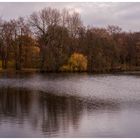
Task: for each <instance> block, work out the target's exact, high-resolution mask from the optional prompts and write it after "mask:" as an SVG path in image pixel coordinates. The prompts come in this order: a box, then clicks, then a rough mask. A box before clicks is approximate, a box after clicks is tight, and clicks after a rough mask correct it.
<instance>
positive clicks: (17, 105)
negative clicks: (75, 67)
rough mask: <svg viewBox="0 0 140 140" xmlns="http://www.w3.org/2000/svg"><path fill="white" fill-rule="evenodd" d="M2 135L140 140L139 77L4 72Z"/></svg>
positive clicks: (0, 87)
mask: <svg viewBox="0 0 140 140" xmlns="http://www.w3.org/2000/svg"><path fill="white" fill-rule="evenodd" d="M0 137H80V138H81V137H140V75H139V74H114V75H113V74H97V75H93V74H86V73H85V74H55V73H54V74H36V73H32V74H31V73H30V74H29V73H28V74H27V73H26V74H25V73H24V74H23V73H22V74H11V73H8V74H6V73H1V74H0Z"/></svg>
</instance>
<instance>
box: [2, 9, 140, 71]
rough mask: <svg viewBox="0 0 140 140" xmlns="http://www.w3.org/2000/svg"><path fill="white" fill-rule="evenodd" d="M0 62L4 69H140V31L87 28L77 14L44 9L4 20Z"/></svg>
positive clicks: (112, 27)
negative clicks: (27, 15)
mask: <svg viewBox="0 0 140 140" xmlns="http://www.w3.org/2000/svg"><path fill="white" fill-rule="evenodd" d="M93 20H94V19H93ZM0 60H1V61H0V62H1V67H2V69H9V68H14V69H16V70H22V69H24V68H37V69H39V70H40V71H44V72H60V71H88V72H105V71H115V70H139V69H140V32H124V31H122V29H121V28H120V27H118V26H113V25H111V26H108V27H107V28H96V27H86V26H84V25H83V23H82V21H81V18H80V15H79V14H78V13H76V12H73V13H70V12H69V11H68V10H66V9H64V10H62V11H59V10H57V9H52V8H45V9H43V10H41V11H39V12H34V13H33V14H31V15H30V16H29V17H28V18H26V19H25V18H23V17H20V18H18V19H12V20H10V21H4V20H1V21H0Z"/></svg>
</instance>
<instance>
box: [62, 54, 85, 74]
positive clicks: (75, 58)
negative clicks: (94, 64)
mask: <svg viewBox="0 0 140 140" xmlns="http://www.w3.org/2000/svg"><path fill="white" fill-rule="evenodd" d="M60 70H61V71H75V72H78V71H79V72H82V71H87V58H86V57H85V56H84V55H83V54H80V53H73V54H72V55H71V57H70V59H69V60H68V64H67V65H63V66H62V67H61V68H60Z"/></svg>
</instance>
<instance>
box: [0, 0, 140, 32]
mask: <svg viewBox="0 0 140 140" xmlns="http://www.w3.org/2000/svg"><path fill="white" fill-rule="evenodd" d="M45 7H52V8H58V9H60V10H61V9H63V8H68V9H70V10H72V11H76V12H79V13H80V15H81V18H82V20H83V22H84V24H85V25H90V26H98V27H106V26H107V25H119V26H120V27H121V28H123V30H127V31H140V2H139V3H128V2H126V3H97V2H96V3H95V2H94V3H82V2H81V3H50V2H45V3H43V2H42V3H21V2H20V3H0V16H1V17H2V18H3V19H6V20H9V19H11V18H17V17H19V16H28V15H30V14H31V13H32V12H34V11H39V10H40V9H42V8H45Z"/></svg>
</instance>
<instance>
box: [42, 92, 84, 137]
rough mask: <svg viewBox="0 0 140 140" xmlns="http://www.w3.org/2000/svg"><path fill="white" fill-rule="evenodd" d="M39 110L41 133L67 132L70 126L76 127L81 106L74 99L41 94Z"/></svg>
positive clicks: (81, 109)
mask: <svg viewBox="0 0 140 140" xmlns="http://www.w3.org/2000/svg"><path fill="white" fill-rule="evenodd" d="M40 105H41V106H40V108H41V110H42V115H43V116H42V117H43V122H42V130H43V132H47V134H48V132H57V131H67V130H68V129H69V127H70V126H73V127H74V128H75V129H76V128H77V126H78V122H79V119H80V116H82V115H81V113H82V111H83V106H82V105H81V104H80V102H79V100H77V99H76V98H74V97H64V96H54V95H51V94H41V96H40Z"/></svg>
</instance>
